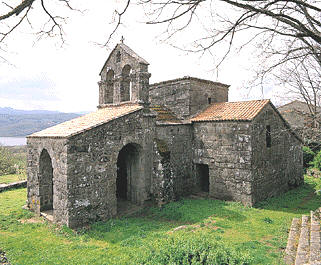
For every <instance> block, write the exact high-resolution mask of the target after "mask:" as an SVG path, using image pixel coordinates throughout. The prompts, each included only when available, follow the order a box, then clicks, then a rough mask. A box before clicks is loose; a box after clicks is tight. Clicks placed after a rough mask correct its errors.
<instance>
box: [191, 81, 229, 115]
mask: <svg viewBox="0 0 321 265" xmlns="http://www.w3.org/2000/svg"><path fill="white" fill-rule="evenodd" d="M228 87H229V86H227V85H224V84H221V83H217V82H212V81H207V80H201V79H197V78H191V90H190V97H191V100H190V115H193V114H196V113H198V112H199V111H201V110H203V109H205V108H206V107H207V106H208V105H209V104H210V103H218V102H227V101H228ZM209 101H210V102H209Z"/></svg>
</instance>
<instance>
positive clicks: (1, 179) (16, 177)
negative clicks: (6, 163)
mask: <svg viewBox="0 0 321 265" xmlns="http://www.w3.org/2000/svg"><path fill="white" fill-rule="evenodd" d="M25 179H27V176H26V174H11V175H3V176H0V184H8V183H12V182H16V181H21V180H25Z"/></svg>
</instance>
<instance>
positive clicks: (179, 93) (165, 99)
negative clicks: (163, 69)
mask: <svg viewBox="0 0 321 265" xmlns="http://www.w3.org/2000/svg"><path fill="white" fill-rule="evenodd" d="M149 100H150V103H151V104H152V105H163V106H166V107H167V108H169V109H170V110H171V111H173V112H174V114H175V115H176V116H177V117H178V118H183V117H186V116H189V115H190V111H189V105H190V81H189V80H188V79H183V78H182V79H175V80H170V81H164V82H160V83H157V84H152V85H149Z"/></svg>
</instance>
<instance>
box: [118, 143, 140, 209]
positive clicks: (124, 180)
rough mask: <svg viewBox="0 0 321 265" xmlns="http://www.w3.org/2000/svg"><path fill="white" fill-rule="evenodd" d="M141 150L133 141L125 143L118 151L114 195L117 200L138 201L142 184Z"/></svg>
mask: <svg viewBox="0 0 321 265" xmlns="http://www.w3.org/2000/svg"><path fill="white" fill-rule="evenodd" d="M142 161H143V150H142V147H141V146H140V145H138V144H135V143H129V144H126V145H125V146H124V147H123V148H122V149H121V150H120V151H119V153H118V157H117V178H116V197H117V200H118V202H119V201H130V202H133V203H140V202H142V201H143V200H144V198H141V197H142V194H143V192H142V191H143V190H144V188H145V187H144V185H143V180H144V179H143V178H144V172H143V165H142Z"/></svg>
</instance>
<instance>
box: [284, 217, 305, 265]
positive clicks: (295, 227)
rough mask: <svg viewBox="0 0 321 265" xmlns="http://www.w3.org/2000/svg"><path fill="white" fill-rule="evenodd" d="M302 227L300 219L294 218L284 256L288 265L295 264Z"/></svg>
mask: <svg viewBox="0 0 321 265" xmlns="http://www.w3.org/2000/svg"><path fill="white" fill-rule="evenodd" d="M300 225H301V220H300V219H299V218H293V220H292V224H291V228H290V233H289V237H288V243H287V245H286V249H285V256H284V262H285V264H287V265H293V264H294V263H295V257H296V251H297V246H298V241H299V237H300V231H301V229H300Z"/></svg>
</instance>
